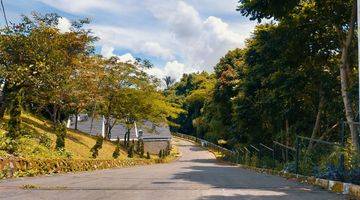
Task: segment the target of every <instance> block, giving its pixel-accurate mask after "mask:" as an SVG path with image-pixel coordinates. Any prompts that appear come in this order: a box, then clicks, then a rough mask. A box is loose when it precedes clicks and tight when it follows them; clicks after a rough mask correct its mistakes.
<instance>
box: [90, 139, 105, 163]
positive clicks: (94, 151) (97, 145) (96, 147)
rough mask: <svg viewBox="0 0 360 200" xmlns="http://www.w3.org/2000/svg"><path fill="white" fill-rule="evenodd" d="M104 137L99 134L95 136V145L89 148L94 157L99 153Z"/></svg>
mask: <svg viewBox="0 0 360 200" xmlns="http://www.w3.org/2000/svg"><path fill="white" fill-rule="evenodd" d="M103 141H104V138H103V137H101V136H96V143H95V145H94V146H93V147H92V148H91V149H90V152H92V157H93V158H96V157H97V156H98V155H99V150H100V149H101V148H102V144H103Z"/></svg>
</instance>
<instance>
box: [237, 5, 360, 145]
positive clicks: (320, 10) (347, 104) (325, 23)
mask: <svg viewBox="0 0 360 200" xmlns="http://www.w3.org/2000/svg"><path fill="white" fill-rule="evenodd" d="M240 3H241V4H240V5H239V7H238V10H239V11H240V12H241V13H242V14H243V15H245V16H251V18H250V19H252V20H254V19H257V20H261V19H263V18H271V17H275V19H277V20H278V21H279V22H280V24H281V23H283V22H284V21H285V22H286V20H287V19H288V18H292V17H294V16H297V17H299V18H301V17H304V16H306V17H307V18H308V21H307V23H306V25H307V26H308V27H309V28H313V29H315V31H314V32H313V34H314V35H312V36H316V35H317V34H318V33H321V34H323V33H324V32H323V31H324V30H326V31H328V32H331V33H333V32H335V33H336V37H333V38H332V39H330V40H328V42H329V43H327V44H330V45H332V44H335V45H337V47H336V48H334V49H332V53H333V54H334V57H333V58H334V59H336V60H337V62H338V66H339V67H338V70H339V71H340V83H341V84H340V85H341V90H340V91H341V96H342V99H343V104H344V110H345V116H346V120H347V122H348V123H349V128H350V132H351V138H352V144H353V146H354V148H355V150H356V151H359V150H360V147H359V138H358V133H357V130H356V128H355V124H354V123H353V122H354V119H355V116H354V111H353V109H354V105H353V104H352V99H351V95H350V91H351V90H350V89H351V85H352V84H353V81H352V78H351V77H352V76H353V74H354V68H353V67H351V65H355V63H353V62H352V58H351V57H352V56H353V54H352V51H351V49H352V47H354V37H355V36H354V29H355V21H356V19H355V18H356V1H354V0H347V1H340V0H336V1H330V0H325V1H320V0H313V1H304V2H300V1H282V0H280V1H272V2H271V3H270V4H265V3H264V1H260V0H258V1H247V0H242V1H240ZM281 4H284V5H285V6H284V8H285V9H277V8H278V6H279V5H281ZM304 8H305V9H304ZM303 11H307V12H303ZM304 30H305V31H306V29H304V28H302V29H301V31H304ZM298 33H299V32H298ZM300 33H301V32H300ZM323 45H324V46H326V43H324V44H323ZM326 47H327V46H326Z"/></svg>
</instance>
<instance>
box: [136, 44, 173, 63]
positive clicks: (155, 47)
mask: <svg viewBox="0 0 360 200" xmlns="http://www.w3.org/2000/svg"><path fill="white" fill-rule="evenodd" d="M140 51H141V52H142V53H145V54H147V55H151V56H155V57H161V58H163V59H165V60H169V59H174V56H173V54H172V52H171V50H170V49H167V48H164V47H162V46H161V45H160V44H159V43H157V42H145V44H144V45H142V46H141V48H140Z"/></svg>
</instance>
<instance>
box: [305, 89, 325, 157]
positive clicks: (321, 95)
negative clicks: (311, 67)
mask: <svg viewBox="0 0 360 200" xmlns="http://www.w3.org/2000/svg"><path fill="white" fill-rule="evenodd" d="M323 107H324V92H323V90H322V88H321V86H320V88H319V106H318V112H317V115H316V120H315V124H314V128H313V131H312V134H311V139H315V138H316V134H317V133H318V132H319V131H320V122H321V113H322V110H323ZM313 144H314V143H313V141H312V140H310V142H309V145H308V148H307V152H310V151H311V149H312V148H313Z"/></svg>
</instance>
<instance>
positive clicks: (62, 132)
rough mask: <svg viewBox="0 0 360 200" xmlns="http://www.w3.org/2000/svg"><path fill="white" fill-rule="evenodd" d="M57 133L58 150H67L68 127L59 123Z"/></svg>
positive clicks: (56, 128)
mask: <svg viewBox="0 0 360 200" xmlns="http://www.w3.org/2000/svg"><path fill="white" fill-rule="evenodd" d="M55 133H56V149H57V150H61V149H64V148H65V137H66V126H65V124H62V123H58V124H57V125H56V127H55Z"/></svg>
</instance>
